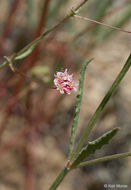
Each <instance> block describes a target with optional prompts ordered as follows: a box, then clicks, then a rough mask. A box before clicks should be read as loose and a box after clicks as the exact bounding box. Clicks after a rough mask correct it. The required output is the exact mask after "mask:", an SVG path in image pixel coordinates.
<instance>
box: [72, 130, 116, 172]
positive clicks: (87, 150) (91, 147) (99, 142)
mask: <svg viewBox="0 0 131 190" xmlns="http://www.w3.org/2000/svg"><path fill="white" fill-rule="evenodd" d="M118 131H119V128H114V129H112V130H110V131H108V132H107V133H105V134H104V135H102V136H101V137H99V138H98V139H96V140H94V141H92V142H88V145H87V146H85V147H84V148H83V149H82V150H81V152H80V153H79V155H78V157H77V158H76V160H75V161H74V162H73V164H72V166H71V168H73V167H76V166H77V165H78V164H79V163H81V162H82V161H83V160H84V159H85V158H87V157H88V156H89V155H91V154H94V153H95V151H96V150H98V149H101V147H102V146H104V145H105V144H108V143H109V141H110V140H111V139H112V137H114V135H116V133H117V132H118Z"/></svg>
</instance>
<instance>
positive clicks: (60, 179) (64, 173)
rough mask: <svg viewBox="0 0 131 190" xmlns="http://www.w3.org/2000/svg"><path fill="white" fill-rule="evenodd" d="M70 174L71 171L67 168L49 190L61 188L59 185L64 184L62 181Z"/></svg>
mask: <svg viewBox="0 0 131 190" xmlns="http://www.w3.org/2000/svg"><path fill="white" fill-rule="evenodd" d="M68 172H69V170H68V169H67V168H64V169H63V170H62V171H61V172H60V174H59V175H58V177H57V178H56V180H55V181H54V183H53V184H52V185H51V187H50V188H49V190H55V189H56V188H57V187H58V186H59V184H60V183H61V182H62V180H63V179H64V177H65V176H66V175H67V173H68Z"/></svg>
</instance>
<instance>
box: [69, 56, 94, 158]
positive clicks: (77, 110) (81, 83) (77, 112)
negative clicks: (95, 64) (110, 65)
mask: <svg viewBox="0 0 131 190" xmlns="http://www.w3.org/2000/svg"><path fill="white" fill-rule="evenodd" d="M91 61H92V59H91V60H89V61H87V62H86V63H85V64H84V65H83V67H82V70H81V73H80V79H79V91H78V95H77V97H76V108H75V116H74V120H73V125H72V131H71V140H70V148H69V156H68V159H70V157H71V153H72V151H73V147H74V142H75V137H76V128H77V125H78V119H79V115H80V107H81V101H82V95H83V88H84V77H85V72H86V68H87V65H88V64H89V63H90V62H91Z"/></svg>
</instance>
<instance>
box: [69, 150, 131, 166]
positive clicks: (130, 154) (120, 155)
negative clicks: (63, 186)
mask: <svg viewBox="0 0 131 190" xmlns="http://www.w3.org/2000/svg"><path fill="white" fill-rule="evenodd" d="M128 156H131V152H126V153H121V154H114V155H110V156H104V157H102V158H97V159H94V160H90V161H86V162H82V163H81V164H79V165H78V166H76V167H75V168H80V167H84V166H89V165H92V164H97V163H100V162H106V161H109V160H114V159H118V158H124V157H128ZM72 169H74V168H72Z"/></svg>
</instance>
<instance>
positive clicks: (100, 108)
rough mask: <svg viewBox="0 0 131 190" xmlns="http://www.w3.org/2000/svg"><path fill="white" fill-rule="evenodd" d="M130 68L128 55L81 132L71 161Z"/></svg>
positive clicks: (130, 60) (130, 57)
mask: <svg viewBox="0 0 131 190" xmlns="http://www.w3.org/2000/svg"><path fill="white" fill-rule="evenodd" d="M130 66H131V54H130V55H129V57H128V59H127V61H126V63H125V65H124V67H123V68H122V70H121V72H120V73H119V74H118V76H117V78H116V79H115V81H114V82H113V84H112V86H111V87H110V89H109V91H108V92H107V94H106V95H105V97H104V98H103V100H102V102H101V103H100V105H99V106H98V108H97V109H96V111H95V113H94V115H93V116H92V118H91V120H90V121H89V124H88V126H87V128H86V129H85V131H84V132H83V134H82V136H81V138H80V140H79V142H78V144H77V146H76V149H75V151H74V152H73V154H72V160H73V159H74V158H76V156H77V155H78V153H79V151H80V149H81V148H82V146H83V145H84V143H85V141H86V139H87V137H88V135H89V133H90V132H91V130H92V128H93V127H94V125H95V123H96V121H97V119H98V118H99V116H100V114H101V112H102V110H103V109H104V107H105V105H106V104H107V102H108V101H109V99H110V97H111V95H112V94H113V92H114V91H115V89H116V87H117V86H118V85H119V83H120V81H121V80H122V79H123V77H124V76H125V74H126V73H127V71H128V69H129V68H130Z"/></svg>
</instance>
